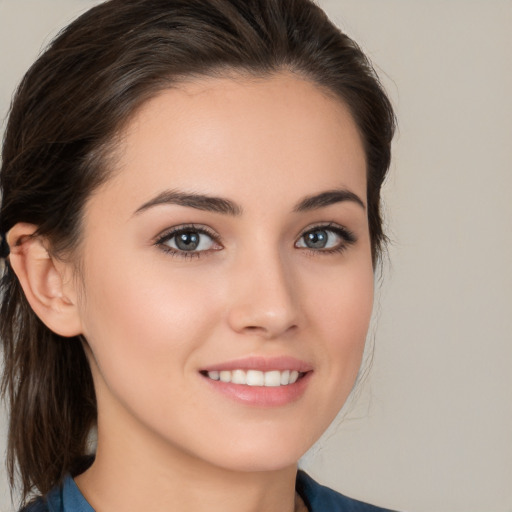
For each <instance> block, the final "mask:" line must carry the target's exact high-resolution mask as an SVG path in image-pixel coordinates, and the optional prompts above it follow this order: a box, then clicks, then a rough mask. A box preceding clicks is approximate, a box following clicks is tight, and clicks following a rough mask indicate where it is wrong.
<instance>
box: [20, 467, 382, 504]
mask: <svg viewBox="0 0 512 512" xmlns="http://www.w3.org/2000/svg"><path fill="white" fill-rule="evenodd" d="M296 489H297V492H298V493H299V495H300V497H301V498H302V499H303V500H304V503H305V504H306V507H307V508H308V510H309V512H391V511H390V510H387V509H383V508H380V507H376V506H374V505H369V504H368V503H363V502H362V501H357V500H353V499H352V498H348V497H347V496H344V495H343V494H340V493H339V492H336V491H333V490H332V489H329V488H328V487H324V486H323V485H320V484H318V483H317V482H315V481H314V480H313V479H312V478H311V477H310V476H309V475H308V474H306V473H304V472H303V471H299V472H298V473H297V481H296ZM20 512H94V509H93V508H92V507H91V505H89V503H87V500H86V499H85V498H84V496H83V494H82V493H81V492H80V489H79V488H78V487H77V485H76V484H75V481H74V480H73V479H72V478H71V477H70V476H67V477H66V478H65V480H64V482H63V484H62V486H60V487H55V488H54V489H52V490H51V491H50V492H49V493H48V495H47V496H46V498H39V499H37V500H36V501H35V502H34V503H32V504H30V505H29V506H28V507H26V508H25V509H23V510H22V511H20Z"/></svg>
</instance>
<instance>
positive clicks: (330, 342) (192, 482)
mask: <svg viewBox="0 0 512 512" xmlns="http://www.w3.org/2000/svg"><path fill="white" fill-rule="evenodd" d="M122 135H123V136H122V139H121V140H122V142H121V143H120V146H119V148H118V151H117V161H116V164H115V168H114V169H113V177H112V178H111V179H110V180H109V181H108V182H107V183H105V184H104V185H102V186H101V187H100V188H99V189H98V190H97V191H96V192H95V193H94V194H93V196H92V197H91V198H90V200H89V202H88V203H87V206H86V210H85V213H84V220H83V241H82V244H81V246H80V248H79V254H80V268H81V273H80V276H79V279H75V280H72V279H69V278H68V277H66V276H69V275H70V269H69V268H67V267H63V266H62V265H64V264H62V263H59V265H60V266H59V267H58V268H57V274H58V275H60V276H61V277H62V280H63V283H65V290H66V293H65V295H66V300H67V301H68V302H67V304H68V305H69V307H70V308H71V307H74V310H73V311H74V313H73V315H75V316H74V320H73V321H74V322H75V323H74V324H73V323H72V325H75V324H76V323H77V324H78V325H79V327H78V329H79V331H80V332H81V333H83V335H84V336H85V338H86V340H87V345H86V351H87V354H88V357H89V360H90V364H91V369H92V372H93V378H94V383H95V388H96V393H97V399H98V449H97V456H96V461H95V462H94V464H93V465H92V467H91V468H90V469H89V470H88V471H86V472H85V473H84V474H83V475H81V476H79V477H78V478H77V479H76V481H77V483H78V485H79V487H80V489H81V490H82V492H83V493H84V495H85V496H86V498H87V499H88V501H89V502H90V503H91V505H92V506H93V508H95V510H97V511H98V512H103V511H106V512H110V511H114V510H127V511H131V510H133V511H135V510H137V511H138V510H152V511H160V510H179V511H190V512H192V511H194V512H199V511H202V510H208V511H209V512H215V511H216V510H223V511H224V512H226V511H228V512H229V511H235V510H236V512H241V511H257V510H266V511H269V512H272V511H276V512H277V511H279V512H282V511H292V510H294V508H298V507H299V506H300V503H297V504H296V503H295V502H294V501H295V497H294V482H295V474H296V465H297V461H298V459H299V458H300V457H301V456H302V455H303V454H304V452H305V451H307V450H308V449H309V448H310V447H311V445H312V444H313V443H314V442H315V441H316V440H317V439H318V438H319V437H320V435H321V434H322V433H323V432H324V431H325V429H326V428H327V426H328V425H329V424H330V423H331V421H332V420H333V419H334V417H335V416H336V414H337V413H338V411H339V409H340V408H341V407H342V405H343V403H344V402H345V400H346V398H347V396H348V395H349V393H350V391H351V389H352V387H353V384H354V381H355V378H356V376H357V372H358V369H359V366H360V363H361V357H362V353H363V348H364V342H365V337H366V332H367V329H368V324H369V319H370V315H371V309H372V302H373V268H372V261H371V246H370V238H369V231H368V219H367V214H366V209H365V207H364V206H365V205H364V203H365V199H366V162H365V155H364V151H363V147H362V143H361V139H360V136H359V134H358V131H357V128H356V126H355V123H354V121H353V119H352V117H351V115H350V114H349V112H348V109H347V108H346V107H345V106H344V104H343V103H342V102H340V101H339V100H337V99H334V98H333V97H331V96H328V95H326V94H325V93H324V92H323V91H322V90H321V89H319V88H318V87H317V86H315V85H313V84H311V83H309V82H307V81H304V80H302V79H300V78H298V77H296V76H293V75H291V74H287V73H281V74H277V75H275V76H273V77H271V78H266V79H254V78H253V79H249V78H243V77H237V79H236V80H234V79H232V78H222V79H221V78H215V79H214V78H211V79H210V78H208V79H206V78H205V79H201V80H197V81H195V82H190V83H185V84H182V85H181V86H180V87H178V88H175V89H172V90H166V91H164V92H162V93H161V94H160V95H159V96H157V97H156V98H153V99H152V100H150V101H149V102H147V103H146V104H145V105H143V107H142V108H141V109H140V110H139V111H138V113H137V114H136V115H135V117H134V118H133V119H132V120H131V121H130V122H129V124H128V125H127V127H126V128H125V131H124V133H123V134H122ZM169 189H172V190H180V191H185V192H186V193H196V194H205V195H208V196H215V197H222V198H226V199H228V200H230V201H232V202H234V203H236V205H237V206H238V207H239V210H241V212H239V215H229V214H225V213H218V212H211V211H203V210H200V209H197V208H192V207H190V206H183V205H176V204H158V205H153V206H151V207H147V208H144V209H143V210H141V211H139V212H138V213H136V212H137V210H139V209H140V208H141V206H142V205H144V204H147V203H148V201H151V200H152V199H154V198H155V197H156V196H158V195H159V194H161V193H162V192H164V191H167V190H169ZM334 189H337V190H339V189H342V190H346V191H349V192H351V193H353V194H356V195H357V196H358V197H359V198H361V200H362V202H363V205H360V204H358V203H357V202H356V201H352V200H348V201H339V202H336V203H334V204H330V205H328V206H323V207H319V208H314V209H310V210H307V211H295V206H296V205H297V203H299V202H300V201H301V200H303V199H304V198H305V197H308V196H311V195H315V194H320V193H322V192H325V191H331V190H334ZM329 223H331V224H333V225H335V226H341V227H343V228H345V229H346V230H349V231H350V232H351V233H352V234H353V237H354V239H355V240H354V241H353V242H351V243H349V242H345V241H343V239H341V238H339V237H337V235H336V234H335V233H334V232H331V231H328V236H329V240H330V242H332V243H335V245H336V246H341V247H342V248H343V250H341V251H338V252H332V251H328V250H325V249H318V248H315V249H309V248H307V247H305V246H304V238H303V235H304V233H305V232H307V231H308V230H311V229H312V228H314V227H316V226H317V225H319V224H320V225H325V224H329ZM190 224H193V225H194V226H196V227H197V226H199V227H201V228H202V227H206V228H208V230H209V231H210V232H212V233H213V234H215V236H216V237H218V240H217V241H216V242H215V243H213V244H212V242H211V241H210V239H209V238H208V237H204V235H203V237H204V238H203V239H202V241H203V246H201V247H206V249H205V250H204V251H201V252H196V253H195V255H194V257H187V258H184V257H182V256H180V255H178V254H174V253H169V252H166V250H165V248H166V247H169V244H171V245H172V241H170V242H167V245H166V246H165V245H161V244H158V243H155V241H156V240H157V239H158V237H159V235H160V234H162V233H163V232H165V231H166V230H167V231H168V230H169V228H173V227H175V226H181V225H190ZM198 254H199V257H196V256H197V255H198ZM189 256H190V254H189ZM70 315H71V313H68V316H70ZM73 315H71V316H73ZM68 322H69V318H68ZM247 356H261V357H265V358H269V357H276V356H291V357H294V358H297V359H300V360H301V361H304V362H306V363H307V364H308V365H309V367H310V368H311V370H312V371H311V372H310V375H309V380H308V382H307V386H306V388H305V390H304V392H303V394H302V395H300V397H298V398H297V399H296V400H293V401H291V402H290V403H287V404H285V405H282V406H278V407H262V406H254V405H251V404H244V403H241V402H240V401H237V400H233V399H231V398H229V397H226V396H225V395H223V394H221V393H218V392H216V391H215V389H213V388H212V387H211V385H210V384H211V383H210V382H208V381H207V379H205V377H204V376H203V375H201V374H200V373H199V372H200V370H201V369H204V368H205V367H209V366H212V365H215V364H219V363H222V362H225V361H231V360H233V359H238V358H242V357H247Z"/></svg>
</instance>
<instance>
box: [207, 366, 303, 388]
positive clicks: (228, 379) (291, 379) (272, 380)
mask: <svg viewBox="0 0 512 512" xmlns="http://www.w3.org/2000/svg"><path fill="white" fill-rule="evenodd" d="M205 374H206V376H207V377H208V378H209V379H211V380H217V381H221V382H225V383H231V384H240V385H244V386H260V387H261V386H263V387H280V386H288V385H290V384H294V383H295V382H297V380H298V379H299V378H300V377H301V376H303V375H304V374H303V373H301V372H299V371H297V370H283V371H280V370H271V371H267V372H263V371H259V370H239V369H237V370H221V371H217V370H213V371H208V372H205Z"/></svg>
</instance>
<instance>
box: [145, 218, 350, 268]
mask: <svg viewBox="0 0 512 512" xmlns="http://www.w3.org/2000/svg"><path fill="white" fill-rule="evenodd" d="M321 230H322V231H328V232H332V233H334V234H336V235H337V236H339V237H340V238H341V239H342V242H341V243H340V244H338V246H337V247H333V248H330V249H312V248H309V247H299V248H300V249H303V250H305V251H306V252H307V253H308V254H309V255H311V256H318V255H326V254H336V253H338V254H339V253H342V252H344V251H345V250H346V249H348V248H349V247H350V246H351V245H353V244H354V243H356V242H357V238H356V236H355V235H354V233H352V232H351V231H349V230H348V229H346V228H344V227H342V226H339V225H337V224H334V223H328V224H318V225H316V226H312V227H309V228H307V229H306V230H305V231H303V232H302V233H301V235H300V236H299V238H298V240H297V241H296V242H295V244H297V243H298V241H299V240H302V239H303V238H304V237H305V236H306V235H307V234H308V233H312V232H314V231H321ZM186 232H193V233H199V234H203V235H207V236H208V237H210V238H211V239H212V240H213V242H214V243H215V244H217V245H222V243H221V242H222V239H221V237H220V236H219V235H218V234H217V233H215V232H214V231H213V230H211V229H209V228H207V227H206V226H196V225H195V224H186V225H182V226H177V227H174V228H172V229H170V230H168V231H165V232H164V233H163V234H161V235H159V236H158V237H157V238H156V240H155V242H154V245H156V246H158V247H159V248H160V249H161V250H162V251H164V252H165V253H166V254H170V255H171V256H173V257H177V258H184V259H193V258H200V257H202V256H205V255H206V254H208V253H211V252H214V251H217V250H220V249H209V250H203V251H180V250H176V249H174V248H173V247H169V246H168V245H167V242H169V241H170V240H172V239H173V238H174V237H175V236H177V235H179V234H180V233H186ZM295 244H294V245H295Z"/></svg>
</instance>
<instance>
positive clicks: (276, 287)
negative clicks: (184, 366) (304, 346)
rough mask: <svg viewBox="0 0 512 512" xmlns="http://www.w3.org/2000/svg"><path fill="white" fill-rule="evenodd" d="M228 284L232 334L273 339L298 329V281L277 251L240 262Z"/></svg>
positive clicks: (229, 316)
mask: <svg viewBox="0 0 512 512" xmlns="http://www.w3.org/2000/svg"><path fill="white" fill-rule="evenodd" d="M231 284H232V286H231V297H232V301H231V305H230V309H229V312H228V323H229V325H230V327H231V328H232V329H233V330H234V331H236V332H238V333H244V334H251V335H255V336H260V337H262V338H265V339H273V338H278V337H279V336H282V335H284V334H285V333H288V332H289V331H292V330H295V329H297V328H298V325H299V323H298V321H299V308H298V299H299V296H298V290H297V282H296V280H295V279H294V278H293V273H292V271H291V269H290V268H289V266H288V265H286V264H284V262H283V261H282V260H281V257H280V255H279V254H278V252H277V251H275V252H272V251H267V252H266V254H261V252H260V254H259V255H253V257H252V258H250V259H245V258H244V259H241V261H239V262H238V263H237V270H236V272H235V278H234V279H233V280H232V281H231Z"/></svg>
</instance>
